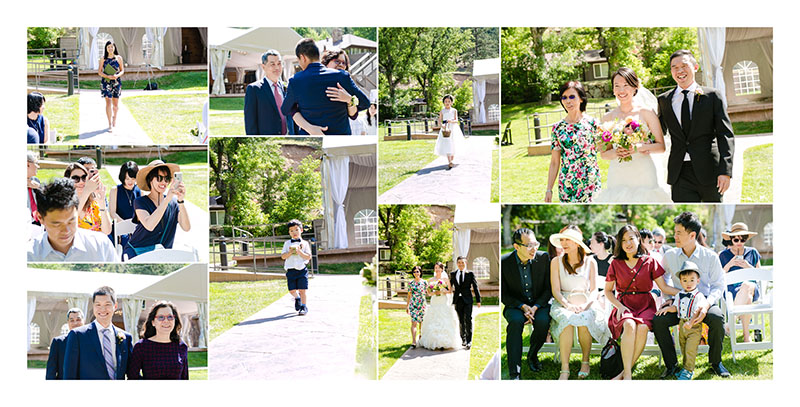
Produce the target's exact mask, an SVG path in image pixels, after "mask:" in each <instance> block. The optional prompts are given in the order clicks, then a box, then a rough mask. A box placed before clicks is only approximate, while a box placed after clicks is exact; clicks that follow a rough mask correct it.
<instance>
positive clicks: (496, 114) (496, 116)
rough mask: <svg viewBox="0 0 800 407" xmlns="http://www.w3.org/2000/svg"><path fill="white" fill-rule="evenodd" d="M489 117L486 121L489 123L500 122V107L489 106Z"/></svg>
mask: <svg viewBox="0 0 800 407" xmlns="http://www.w3.org/2000/svg"><path fill="white" fill-rule="evenodd" d="M488 110H489V117H488V118H487V119H486V120H488V121H490V122H497V121H500V105H498V104H496V103H495V104H492V105H489V109H488Z"/></svg>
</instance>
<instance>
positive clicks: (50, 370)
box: [45, 308, 83, 380]
mask: <svg viewBox="0 0 800 407" xmlns="http://www.w3.org/2000/svg"><path fill="white" fill-rule="evenodd" d="M67 326H69V330H70V331H72V330H73V329H75V328H78V327H80V326H83V311H81V310H80V308H70V310H69V311H67ZM67 335H69V332H67V333H66V334H64V335H61V336H57V337H55V338H53V342H51V343H50V355H48V356H47V370H46V373H45V379H47V380H61V379H63V378H64V354H65V353H66V350H67Z"/></svg>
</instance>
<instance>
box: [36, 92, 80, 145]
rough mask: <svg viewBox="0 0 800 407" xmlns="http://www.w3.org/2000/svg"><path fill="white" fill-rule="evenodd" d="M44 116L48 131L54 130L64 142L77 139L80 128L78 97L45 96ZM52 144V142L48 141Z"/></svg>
mask: <svg viewBox="0 0 800 407" xmlns="http://www.w3.org/2000/svg"><path fill="white" fill-rule="evenodd" d="M45 97H46V98H47V103H46V104H45V107H44V109H45V110H44V115H45V117H47V120H49V121H50V130H56V131H57V132H58V134H59V135H60V136H61V139H62V140H64V141H71V140H76V141H77V139H78V133H79V131H80V130H79V127H80V108H79V106H80V95H72V96H66V95H47V96H45ZM50 143H54V141H50Z"/></svg>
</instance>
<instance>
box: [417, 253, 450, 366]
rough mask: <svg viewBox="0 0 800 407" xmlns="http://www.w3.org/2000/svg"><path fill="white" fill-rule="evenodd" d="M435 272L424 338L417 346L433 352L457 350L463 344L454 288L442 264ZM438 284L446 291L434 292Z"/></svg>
mask: <svg viewBox="0 0 800 407" xmlns="http://www.w3.org/2000/svg"><path fill="white" fill-rule="evenodd" d="M433 270H434V276H433V278H432V279H430V280H428V293H429V294H431V303H430V305H428V307H427V309H426V310H425V317H424V319H423V324H422V336H420V338H419V340H418V341H417V344H419V345H420V346H422V347H423V348H426V349H431V350H437V349H451V348H452V349H455V348H457V347H458V346H459V345H460V344H461V337H460V336H459V334H458V317H457V316H456V311H455V308H454V307H453V294H452V292H453V288H452V286H451V285H450V279H449V278H448V277H447V273H445V272H444V265H443V264H442V263H436V265H435V266H434V267H433ZM437 284H440V285H442V286H443V287H444V291H433V290H432V289H433V288H434V287H435V286H436V285H437Z"/></svg>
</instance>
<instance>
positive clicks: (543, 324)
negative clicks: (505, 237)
mask: <svg viewBox="0 0 800 407" xmlns="http://www.w3.org/2000/svg"><path fill="white" fill-rule="evenodd" d="M537 248H539V242H538V241H536V236H534V234H533V231H532V230H530V229H527V228H521V229H517V230H516V231H515V232H514V251H513V252H511V253H508V254H506V255H504V256H503V257H502V259H501V260H500V274H501V280H500V299H501V300H502V301H503V305H504V306H505V308H504V309H503V317H504V318H505V319H506V321H507V322H508V327H507V328H506V351H507V352H508V370H509V376H510V377H511V379H512V380H518V379H519V376H520V372H521V371H522V370H521V365H522V331H523V328H524V327H525V324H527V323H532V324H533V333H531V337H530V349H529V350H528V367H529V368H530V369H531V371H533V372H538V371H540V370H542V364H541V362H539V357H538V353H539V349H541V348H542V345H544V341H545V339H547V332H548V330H549V329H550V298H552V296H553V294H552V292H551V290H550V256H549V255H548V254H547V252H540V251H537V250H536V249H537Z"/></svg>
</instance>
